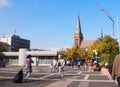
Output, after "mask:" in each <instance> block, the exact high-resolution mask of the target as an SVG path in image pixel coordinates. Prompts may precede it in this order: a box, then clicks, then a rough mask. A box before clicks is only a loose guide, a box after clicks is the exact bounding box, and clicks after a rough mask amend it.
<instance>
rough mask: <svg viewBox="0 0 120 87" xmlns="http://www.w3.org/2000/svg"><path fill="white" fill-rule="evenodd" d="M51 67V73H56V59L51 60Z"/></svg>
mask: <svg viewBox="0 0 120 87" xmlns="http://www.w3.org/2000/svg"><path fill="white" fill-rule="evenodd" d="M51 67H52V72H55V71H57V58H56V57H54V58H53V60H52V63H51Z"/></svg>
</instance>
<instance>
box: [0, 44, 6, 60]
mask: <svg viewBox="0 0 120 87" xmlns="http://www.w3.org/2000/svg"><path fill="white" fill-rule="evenodd" d="M3 51H6V48H5V47H4V46H3V45H2V44H0V60H1V61H3V57H4V54H3V53H2V52H3Z"/></svg>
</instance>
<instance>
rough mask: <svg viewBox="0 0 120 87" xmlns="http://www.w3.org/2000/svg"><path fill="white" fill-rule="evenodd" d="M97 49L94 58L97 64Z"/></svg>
mask: <svg viewBox="0 0 120 87" xmlns="http://www.w3.org/2000/svg"><path fill="white" fill-rule="evenodd" d="M97 54H98V53H97V51H96V52H95V58H96V62H97V64H98V58H97Z"/></svg>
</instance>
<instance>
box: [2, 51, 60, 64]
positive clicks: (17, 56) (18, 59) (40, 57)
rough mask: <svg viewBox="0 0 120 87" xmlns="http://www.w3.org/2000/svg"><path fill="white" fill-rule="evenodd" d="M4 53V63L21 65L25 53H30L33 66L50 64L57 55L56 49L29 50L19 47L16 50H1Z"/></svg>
mask: <svg viewBox="0 0 120 87" xmlns="http://www.w3.org/2000/svg"><path fill="white" fill-rule="evenodd" d="M2 53H3V54H4V55H5V58H3V62H4V63H5V64H6V65H18V66H23V65H24V62H25V58H26V56H27V55H31V56H32V59H33V61H34V64H33V65H35V66H40V65H50V64H51V62H52V60H53V58H54V57H56V58H57V57H58V53H57V51H30V50H27V49H19V51H17V52H2Z"/></svg>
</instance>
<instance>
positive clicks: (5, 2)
mask: <svg viewBox="0 0 120 87" xmlns="http://www.w3.org/2000/svg"><path fill="white" fill-rule="evenodd" d="M10 6H12V3H11V2H10V0H0V8H5V7H10Z"/></svg>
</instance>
